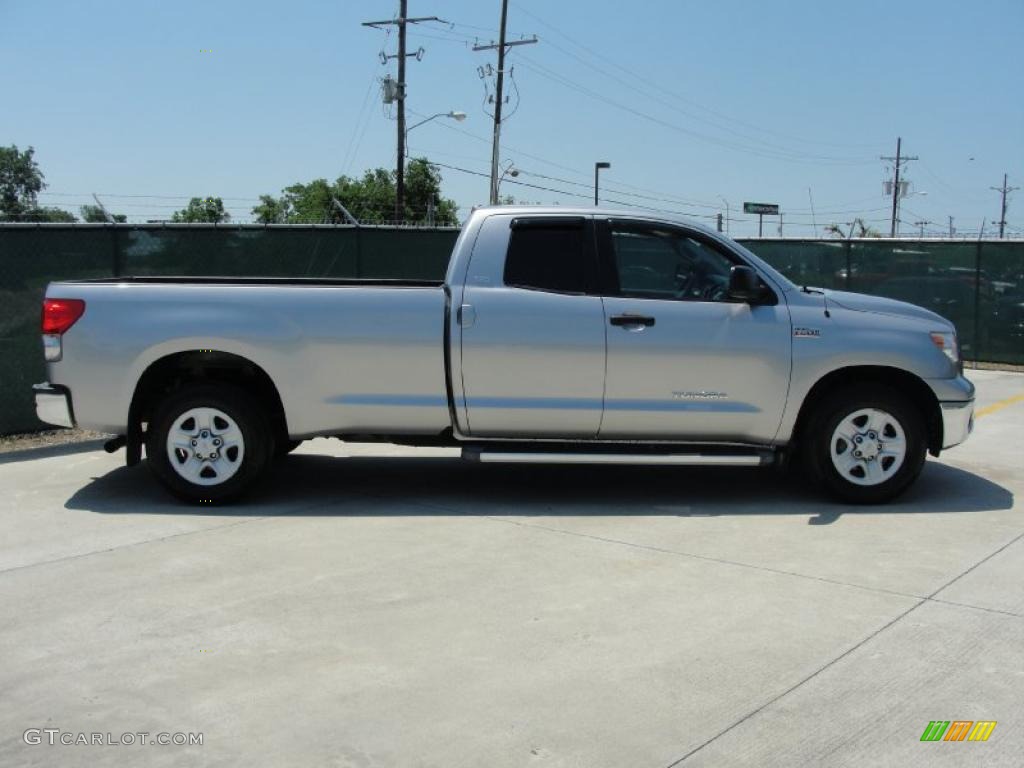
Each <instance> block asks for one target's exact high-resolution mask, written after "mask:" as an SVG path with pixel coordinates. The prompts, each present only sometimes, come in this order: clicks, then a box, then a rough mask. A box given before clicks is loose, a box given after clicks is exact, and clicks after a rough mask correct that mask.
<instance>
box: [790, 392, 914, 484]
mask: <svg viewBox="0 0 1024 768" xmlns="http://www.w3.org/2000/svg"><path fill="white" fill-rule="evenodd" d="M803 438H804V440H803V443H804V458H805V465H806V468H807V470H808V471H809V474H810V475H811V477H812V478H813V479H814V480H815V481H817V482H818V484H819V485H821V486H822V487H824V488H825V489H826V490H827V491H829V492H830V493H831V494H832V495H833V496H835V497H837V498H838V499H840V500H841V501H845V502H849V503H853V504H878V503H881V502H885V501H889V500H890V499H894V498H895V497H897V496H898V495H899V494H901V493H903V491H905V490H906V489H907V488H908V487H909V486H910V485H911V483H913V482H914V480H916V479H917V476H918V475H919V474H920V473H921V469H922V468H923V467H924V461H925V452H926V450H927V440H926V435H925V428H924V421H923V419H922V417H921V413H920V411H919V410H918V409H917V408H916V407H915V406H914V404H913V403H912V402H911V401H910V400H908V399H907V398H906V397H904V396H903V395H902V394H901V393H899V392H898V391H896V390H894V389H892V388H890V387H886V386H883V385H878V384H865V385H863V386H852V387H848V388H844V389H842V390H840V391H838V392H836V393H834V394H833V395H831V396H829V397H828V398H827V399H826V400H825V401H824V402H823V403H821V404H820V405H819V406H818V408H817V410H816V411H815V413H814V414H813V415H812V418H811V419H810V421H809V422H808V424H807V428H806V430H805V432H804V435H803Z"/></svg>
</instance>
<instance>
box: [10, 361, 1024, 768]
mask: <svg viewBox="0 0 1024 768" xmlns="http://www.w3.org/2000/svg"><path fill="white" fill-rule="evenodd" d="M970 375H971V377H972V378H973V379H974V380H975V381H976V383H977V384H978V385H979V400H978V407H979V412H981V413H983V415H982V416H981V418H979V420H978V423H977V428H976V430H975V434H974V435H973V436H972V438H971V439H970V440H969V441H968V443H967V444H966V445H964V446H962V447H960V448H957V449H954V450H952V451H950V452H948V453H946V454H944V455H943V456H942V458H941V459H940V460H937V461H934V460H929V462H928V464H927V466H926V468H925V472H924V474H923V476H922V478H921V479H920V480H919V481H918V483H917V485H916V486H915V487H914V488H913V489H912V490H911V491H910V492H909V493H908V494H907V495H906V496H905V497H904V498H903V499H901V500H900V501H899V502H898V503H895V504H891V505H888V506H885V507H874V508H862V507H846V506H842V505H836V504H832V503H831V502H829V501H827V500H824V499H823V498H821V497H820V496H818V495H816V494H815V493H813V492H811V491H809V490H807V489H805V488H804V487H802V484H801V483H800V482H799V481H798V480H794V479H789V478H786V477H784V476H781V475H778V474H775V473H773V472H770V471H760V470H701V471H697V470H693V471H689V470H680V469H675V468H643V467H544V466H540V467H527V466H509V467H502V466H496V465H476V464H469V463H464V462H461V461H459V460H458V459H457V458H455V454H454V452H453V451H448V450H424V449H408V448H400V447H397V446H389V445H364V446H355V445H345V444H342V443H339V442H337V441H327V440H317V441H312V442H311V443H307V444H306V445H304V446H303V447H302V448H300V449H299V451H298V452H297V453H296V455H294V456H292V457H290V458H289V459H287V460H286V461H284V462H283V463H282V465H281V467H280V468H279V469H278V470H277V471H276V473H275V475H274V477H273V478H272V482H271V483H270V484H268V486H267V487H266V488H265V489H264V490H263V492H262V493H261V495H260V496H259V497H258V498H256V499H255V500H254V501H252V502H248V503H245V504H241V505H238V506H235V507H230V508H218V509H212V510H205V509H196V508H191V507H184V506H181V505H179V504H178V503H176V502H175V501H173V500H172V499H170V498H169V497H167V496H166V495H165V494H164V493H163V491H162V490H160V488H158V487H157V486H156V484H155V482H154V481H153V480H152V479H151V478H150V477H149V473H148V472H147V471H146V470H145V469H144V468H136V469H131V470H128V469H125V468H123V467H121V466H120V463H121V462H122V460H123V457H122V455H121V454H117V455H114V456H108V455H106V454H104V453H102V452H96V451H92V452H82V453H71V454H65V455H58V456H50V457H41V458H33V459H32V460H28V461H8V462H5V463H0V487H3V488H4V489H5V494H4V495H3V497H2V499H0V601H2V603H0V604H2V605H3V614H2V615H3V617H4V621H3V622H2V624H0V692H2V698H0V701H2V704H0V764H3V765H58V764H59V765H69V766H75V765H90V766H91V765H133V766H136V765H146V766H149V765H154V766H160V765H175V766H178V765H224V766H228V765H232V766H233V765H238V764H248V765H266V766H287V765H301V766H319V765H332V766H346V767H351V768H355V767H359V768H375V767H377V766H439V767H440V766H444V767H445V768H451V767H454V766H466V767H467V768H468V767H470V766H580V767H581V768H582V767H586V768H598V767H601V766H628V767H630V768H632V767H633V766H644V767H647V766H650V767H651V768H666V767H667V766H674V765H682V766H690V765H695V766H696V765H707V766H732V765H749V766H771V765H778V766H797V765H807V766H833V765H834V766H862V765H896V766H914V765H921V766H935V765H938V766H944V765H1006V766H1010V765H1019V764H1020V762H1021V760H1020V756H1021V755H1022V754H1024V704H1022V702H1024V590H1022V589H1021V583H1022V579H1024V518H1022V512H1024V505H1022V503H1021V501H1020V500H1019V498H1020V493H1021V492H1022V491H1024V472H1022V469H1024V458H1022V457H1024V450H1022V449H1024V441H1022V440H1021V438H1020V434H1021V430H1022V428H1024V402H1019V401H1017V402H1013V401H1012V398H1013V397H1015V396H1017V395H1020V394H1022V393H1024V375H1020V374H1007V373H998V372H988V371H979V372H972V373H971V374H970ZM986 409H988V410H986ZM931 720H995V721H998V725H997V726H996V728H995V730H994V731H993V733H992V736H991V737H990V739H989V741H988V742H985V743H968V742H962V743H950V742H939V743H922V742H920V741H919V739H920V737H921V734H922V732H923V731H924V729H925V727H926V725H927V724H928V722H929V721H931ZM30 728H35V729H46V728H50V729H60V731H62V732H67V733H71V734H75V735H76V734H78V733H86V734H91V733H95V732H99V733H102V734H107V733H108V732H109V733H110V734H111V735H112V736H113V737H114V738H118V737H119V736H120V735H121V734H123V733H126V732H139V731H148V732H150V733H151V734H156V733H158V732H169V733H173V732H201V733H202V734H203V744H202V746H175V745H153V746H150V745H148V744H144V745H137V744H133V745H131V746H126V745H103V746H100V745H95V746H86V745H78V746H62V745H59V744H58V745H55V746H49V745H48V744H46V743H45V734H44V735H43V738H44V743H42V744H38V745H36V744H26V743H25V741H24V739H23V734H24V732H25V731H26V729H30Z"/></svg>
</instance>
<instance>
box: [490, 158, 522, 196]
mask: <svg viewBox="0 0 1024 768" xmlns="http://www.w3.org/2000/svg"><path fill="white" fill-rule="evenodd" d="M518 175H519V169H518V168H516V166H515V163H513V162H512V161H511V160H509V161H508V164H507V165H506V166H505V168H504V170H502V172H501V175H500V176H499V177H498V183H497V184H495V186H494V193H495V196H496V197H495V200H498V199H499V198H498V197H497V195H500V194H501V182H502V181H504V180H505V177H506V176H511V177H512V178H513V179H514V178H515V177H516V176H518Z"/></svg>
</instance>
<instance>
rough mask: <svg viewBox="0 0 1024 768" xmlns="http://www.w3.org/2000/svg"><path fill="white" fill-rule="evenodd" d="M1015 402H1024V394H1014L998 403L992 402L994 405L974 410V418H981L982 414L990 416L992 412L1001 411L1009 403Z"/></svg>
mask: <svg viewBox="0 0 1024 768" xmlns="http://www.w3.org/2000/svg"><path fill="white" fill-rule="evenodd" d="M1014 403H1024V395H1014V396H1013V397H1008V398H1006V399H1005V400H1000V401H999V402H998V403H992V405H986V406H985V407H984V408H979V409H978V410H976V411H975V412H974V418H976V419H980V418H981V417H982V416H988V415H989V414H990V413H995V412H996V411H1001V410H1002V409H1003V408H1006V407H1007V406H1009V405H1013V404H1014Z"/></svg>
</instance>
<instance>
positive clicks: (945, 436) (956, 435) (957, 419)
mask: <svg viewBox="0 0 1024 768" xmlns="http://www.w3.org/2000/svg"><path fill="white" fill-rule="evenodd" d="M939 407H940V409H941V410H942V447H943V448H952V447H953V446H954V445H960V443H962V442H963V441H964V440H966V439H967V436H968V435H969V434H971V431H972V430H973V429H974V400H967V401H964V402H957V403H939Z"/></svg>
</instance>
